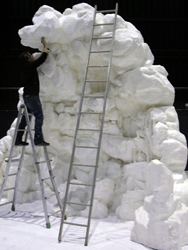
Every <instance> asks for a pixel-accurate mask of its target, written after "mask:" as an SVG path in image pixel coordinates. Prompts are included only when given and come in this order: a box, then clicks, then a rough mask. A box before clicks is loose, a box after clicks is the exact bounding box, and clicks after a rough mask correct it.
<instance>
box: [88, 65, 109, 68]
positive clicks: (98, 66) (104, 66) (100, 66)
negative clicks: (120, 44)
mask: <svg viewBox="0 0 188 250" xmlns="http://www.w3.org/2000/svg"><path fill="white" fill-rule="evenodd" d="M87 67H88V68H108V65H88V66H87Z"/></svg>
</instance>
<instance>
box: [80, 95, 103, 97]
mask: <svg viewBox="0 0 188 250" xmlns="http://www.w3.org/2000/svg"><path fill="white" fill-rule="evenodd" d="M83 98H104V96H102V95H93V96H92V95H83Z"/></svg>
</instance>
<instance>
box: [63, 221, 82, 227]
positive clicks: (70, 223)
mask: <svg viewBox="0 0 188 250" xmlns="http://www.w3.org/2000/svg"><path fill="white" fill-rule="evenodd" d="M64 224H68V225H72V226H80V227H87V225H83V224H77V223H72V222H67V221H64Z"/></svg>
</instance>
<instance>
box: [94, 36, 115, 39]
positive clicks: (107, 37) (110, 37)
mask: <svg viewBox="0 0 188 250" xmlns="http://www.w3.org/2000/svg"><path fill="white" fill-rule="evenodd" d="M112 38H113V36H105V37H92V39H112Z"/></svg>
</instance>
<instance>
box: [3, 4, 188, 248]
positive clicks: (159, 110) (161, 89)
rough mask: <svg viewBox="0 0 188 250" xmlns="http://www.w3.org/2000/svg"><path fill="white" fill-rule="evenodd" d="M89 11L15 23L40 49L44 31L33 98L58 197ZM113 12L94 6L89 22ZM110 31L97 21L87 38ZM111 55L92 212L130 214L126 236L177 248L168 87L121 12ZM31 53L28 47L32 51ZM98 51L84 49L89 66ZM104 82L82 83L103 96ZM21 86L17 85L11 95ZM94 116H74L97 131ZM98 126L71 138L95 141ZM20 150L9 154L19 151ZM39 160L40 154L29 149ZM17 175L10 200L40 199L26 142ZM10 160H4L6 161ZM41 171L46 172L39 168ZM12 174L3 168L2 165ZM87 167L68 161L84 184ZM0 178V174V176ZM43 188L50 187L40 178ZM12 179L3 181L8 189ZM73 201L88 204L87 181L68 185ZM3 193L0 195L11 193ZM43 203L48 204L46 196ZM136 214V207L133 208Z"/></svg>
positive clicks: (180, 191)
mask: <svg viewBox="0 0 188 250" xmlns="http://www.w3.org/2000/svg"><path fill="white" fill-rule="evenodd" d="M93 12H94V8H93V7H91V6H90V5H88V4H86V3H82V4H78V5H75V6H73V8H72V9H66V10H65V11H64V12H63V13H60V12H58V11H56V10H54V9H53V8H51V7H49V6H46V5H44V6H42V7H40V8H39V10H38V11H37V12H36V13H35V15H34V17H33V25H29V26H26V27H23V28H22V29H20V30H19V36H20V38H21V43H22V44H23V45H24V46H30V47H32V48H38V49H39V50H40V51H42V48H43V46H42V44H41V42H40V40H41V37H42V36H44V37H45V38H46V41H47V45H48V47H49V49H50V51H51V52H50V54H49V56H48V59H47V60H46V62H45V63H44V64H43V65H41V66H40V67H39V68H38V71H39V78H40V97H41V101H42V105H43V111H44V125H43V133H44V137H45V140H46V141H49V142H50V147H48V151H49V154H50V157H51V158H52V167H53V171H54V174H55V175H56V183H57V187H58V189H59V190H60V196H61V198H63V197H64V194H65V187H66V181H67V175H68V169H69V164H70V157H71V151H72V144H73V137H74V131H75V127H76V118H77V115H76V114H77V111H78V107H79V99H80V95H81V89H82V84H83V79H84V72H85V66H86V59H87V53H88V48H89V39H90V35H91V28H92V22H93V20H92V19H93ZM113 20H114V14H107V15H103V14H101V13H97V15H96V22H97V23H108V22H113ZM111 34H112V27H110V26H107V25H105V26H97V28H96V30H95V36H98V37H106V36H109V35H111ZM109 46H110V39H99V40H98V41H95V42H94V43H93V48H92V49H93V50H106V49H109ZM113 53H114V56H113V60H112V70H111V75H110V81H109V91H108V98H107V106H106V116H105V123H104V129H103V140H102V145H101V152H100V160H99V166H98V176H97V183H96V192H95V199H94V208H93V215H92V216H93V217H95V218H103V217H106V216H107V215H109V214H110V212H115V214H116V216H117V217H118V218H119V219H123V220H134V227H133V230H132V236H131V238H132V240H134V241H136V242H138V243H141V244H143V245H145V246H148V247H152V248H155V249H159V250H168V249H171V250H179V249H181V246H182V245H185V244H187V243H188V240H187V239H188V232H187V218H188V209H187V206H188V199H187V190H188V181H187V178H186V175H185V172H184V169H185V166H186V161H187V144H186V140H185V136H184V135H183V134H181V133H180V132H179V121H178V116H177V113H176V111H175V109H174V107H173V102H174V88H173V86H172V85H171V83H170V82H169V81H168V79H167V76H168V73H167V71H166V70H165V68H164V67H162V66H160V65H153V61H154V57H153V55H152V52H151V50H150V48H149V46H148V45H147V44H146V43H145V42H144V39H143V37H142V35H141V33H140V32H139V31H138V30H137V29H136V28H135V27H134V26H133V25H132V24H131V23H129V22H126V21H124V20H123V19H122V18H121V17H120V16H118V18H117V26H116V32H115V44H114V52H113ZM39 55H40V54H39V53H36V54H35V57H38V56H39ZM107 62H108V57H107V55H106V54H102V53H100V54H93V57H92V58H91V64H92V65H96V64H97V65H106V64H107ZM105 74H106V71H105V68H102V70H101V69H94V70H90V71H89V72H88V77H89V78H90V79H93V80H101V79H105ZM104 90H105V89H104V85H100V84H98V83H88V84H87V86H86V93H87V94H92V95H97V96H99V95H102V94H104ZM22 93H23V89H20V90H19V94H20V95H21V94H22ZM83 109H84V110H85V111H94V112H100V111H101V110H102V100H101V98H96V99H92V98H87V99H86V100H84V103H83ZM100 121H101V116H100V115H95V116H83V117H82V119H81V123H80V124H81V126H82V128H99V126H100ZM15 123H16V119H15V121H14V122H13V123H12V125H11V128H10V129H9V130H8V132H7V136H5V137H3V138H2V139H1V140H0V164H1V165H0V172H1V173H2V174H3V173H4V171H5V168H6V164H5V162H4V159H5V158H6V157H8V154H9V150H10V146H11V142H12V137H13V133H14V128H15ZM97 143H98V133H96V132H91V133H88V132H83V133H82V135H80V136H78V145H81V146H83V145H88V146H97ZM20 150H21V149H20V148H17V149H16V150H15V151H14V155H13V157H18V155H19V154H20ZM37 154H38V157H39V159H42V158H43V155H42V151H41V150H40V149H37ZM25 157H26V158H25V159H26V160H25V161H24V166H23V170H22V174H21V179H20V186H19V192H18V199H17V202H19V203H26V202H31V201H33V200H35V199H40V192H39V190H40V189H39V184H38V180H37V178H36V175H35V171H34V167H33V156H32V151H31V146H28V147H26V156H25ZM95 157H96V150H94V149H82V148H78V149H77V150H76V152H75V158H76V159H75V160H76V162H77V163H79V164H82V163H86V162H87V164H91V165H92V164H95ZM16 166H17V165H13V167H12V168H15V167H16ZM42 169H43V170H42V175H43V176H45V175H46V171H45V170H44V169H45V168H44V166H43V167H42ZM11 171H12V169H11ZM93 174H94V171H93V169H92V168H87V169H86V168H85V167H80V166H78V167H75V168H74V171H73V173H72V178H73V179H74V182H78V183H91V181H92V179H93ZM0 176H1V177H0V184H1V183H2V175H0ZM44 183H45V185H46V186H47V187H48V190H47V192H48V193H49V194H50V193H51V192H52V191H51V184H50V182H49V181H44ZM11 184H12V182H11V181H9V182H8V183H7V187H10V186H11ZM70 191H71V194H70V198H71V201H73V202H79V203H83V204H87V203H88V202H89V197H90V193H91V189H90V188H88V187H87V188H86V187H83V186H75V187H73V188H71V190H70ZM11 196H12V192H11V191H9V192H8V194H7V195H6V196H5V197H4V198H5V199H8V200H9V199H10V198H11ZM50 202H51V203H52V204H53V205H55V201H54V200H53V199H52V200H50ZM135 211H136V212H135ZM67 214H68V215H77V214H78V215H82V216H86V217H87V215H88V207H86V206H84V205H83V206H81V207H79V206H78V205H72V206H68V212H67Z"/></svg>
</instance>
